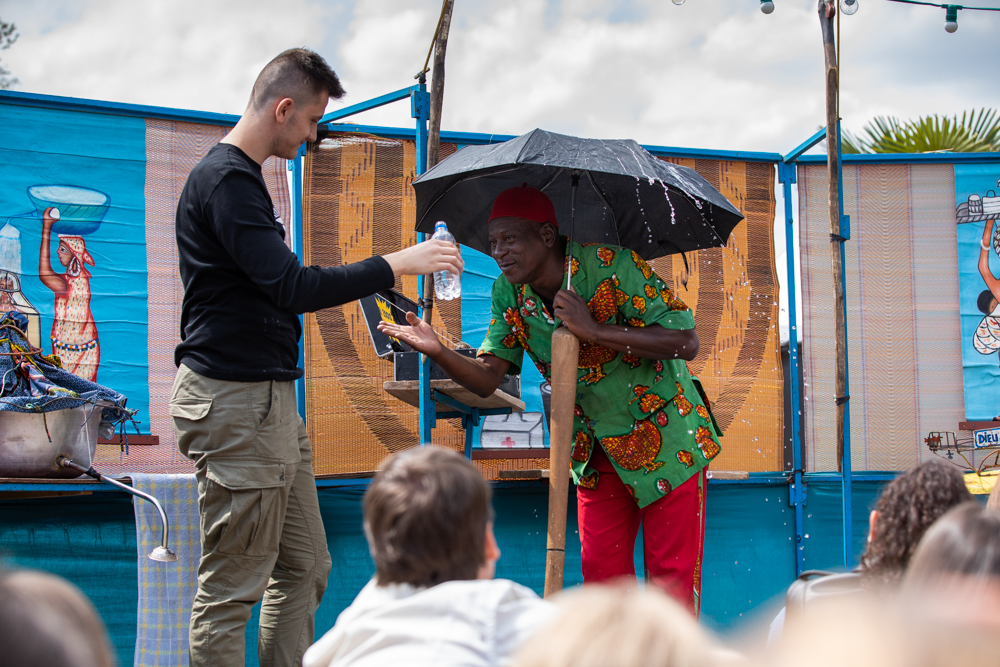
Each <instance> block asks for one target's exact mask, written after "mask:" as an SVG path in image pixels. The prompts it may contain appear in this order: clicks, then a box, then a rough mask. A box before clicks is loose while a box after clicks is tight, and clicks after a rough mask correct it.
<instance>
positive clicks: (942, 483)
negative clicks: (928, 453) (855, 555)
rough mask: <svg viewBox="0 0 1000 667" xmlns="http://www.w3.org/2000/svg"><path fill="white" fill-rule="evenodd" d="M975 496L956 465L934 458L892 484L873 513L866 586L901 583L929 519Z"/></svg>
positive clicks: (865, 567) (865, 563)
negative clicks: (968, 488) (966, 485)
mask: <svg viewBox="0 0 1000 667" xmlns="http://www.w3.org/2000/svg"><path fill="white" fill-rule="evenodd" d="M971 499H972V496H971V495H970V494H969V491H968V490H967V489H966V487H965V480H964V479H963V477H962V473H961V472H960V471H959V470H958V468H956V467H954V466H951V465H948V464H947V463H945V462H943V461H938V460H936V459H931V460H929V461H926V462H924V463H921V464H920V465H918V466H917V467H915V468H913V469H912V470H910V471H908V472H906V473H904V474H902V475H900V476H899V477H897V478H896V479H894V480H893V481H892V482H891V483H889V485H888V486H886V488H885V491H883V492H882V496H881V497H880V498H879V499H878V503H877V504H876V505H875V510H874V511H873V512H872V517H871V532H870V534H869V542H868V546H867V548H866V549H865V552H864V554H863V555H862V556H861V577H862V583H863V584H864V585H865V587H866V588H883V587H887V586H892V585H894V584H897V583H898V582H899V581H900V579H901V578H902V576H903V573H904V572H905V571H906V567H907V564H908V563H909V562H910V559H911V557H912V556H913V552H914V550H915V549H916V548H917V544H918V543H919V542H920V538H922V537H923V535H924V533H925V532H926V531H927V529H928V528H929V527H930V526H931V524H933V523H934V522H935V521H936V520H937V519H938V517H940V516H941V515H943V514H944V513H945V512H947V511H948V510H950V509H951V508H952V507H955V506H956V505H959V504H961V503H963V502H967V501H969V500H971Z"/></svg>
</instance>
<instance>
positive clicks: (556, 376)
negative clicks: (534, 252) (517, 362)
mask: <svg viewBox="0 0 1000 667" xmlns="http://www.w3.org/2000/svg"><path fill="white" fill-rule="evenodd" d="M579 358H580V341H579V339H577V337H576V336H574V335H573V334H572V333H571V332H570V330H569V329H567V328H566V327H564V326H561V327H559V328H558V329H556V330H555V331H554V332H553V333H552V381H551V386H552V410H551V413H552V417H551V419H550V421H549V447H550V449H549V531H548V538H547V540H546V552H545V597H547V598H548V597H551V596H553V595H555V594H556V593H558V592H560V591H561V590H562V588H563V569H564V566H565V562H566V503H567V501H568V498H569V469H570V453H571V452H572V448H573V418H574V415H573V408H574V407H575V406H576V376H577V366H578V364H579Z"/></svg>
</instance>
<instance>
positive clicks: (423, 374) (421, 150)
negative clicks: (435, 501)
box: [410, 74, 437, 447]
mask: <svg viewBox="0 0 1000 667" xmlns="http://www.w3.org/2000/svg"><path fill="white" fill-rule="evenodd" d="M410 116H411V117H413V118H415V119H416V121H417V126H416V129H415V130H414V136H415V138H416V152H417V156H416V157H417V165H416V172H417V176H419V175H420V174H422V173H424V172H425V171H427V121H429V120H430V117H431V96H430V94H429V93H428V92H427V84H426V83H425V82H424V76H423V75H422V74H421V75H420V83H419V84H418V85H417V86H416V89H415V90H411V93H410ZM426 238H427V235H426V234H423V233H418V234H417V241H418V242H422V241H424V240H425V239H426ZM426 280H427V276H420V278H418V279H417V291H418V292H419V293H420V299H419V303H420V314H421V317H423V311H424V307H423V298H424V289H425V287H424V283H425V282H426ZM418 378H419V390H420V393H419V397H420V446H421V447H423V446H424V445H429V444H430V443H431V434H432V433H433V431H434V427H435V426H436V425H437V406H435V404H434V399H433V398H432V397H431V360H430V359H429V358H428V357H427V356H426V355H423V354H421V355H420V372H419V375H418Z"/></svg>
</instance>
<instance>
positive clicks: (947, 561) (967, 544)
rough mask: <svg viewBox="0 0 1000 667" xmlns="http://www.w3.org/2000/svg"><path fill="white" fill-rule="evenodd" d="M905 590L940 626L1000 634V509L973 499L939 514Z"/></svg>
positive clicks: (909, 600)
mask: <svg viewBox="0 0 1000 667" xmlns="http://www.w3.org/2000/svg"><path fill="white" fill-rule="evenodd" d="M903 593H904V598H903V599H904V603H906V604H914V603H915V604H917V605H920V606H922V608H923V610H924V611H923V613H924V615H925V616H927V617H928V618H929V619H931V620H932V621H933V622H934V623H936V624H937V625H942V626H948V627H955V628H960V629H962V630H965V631H968V630H971V629H979V630H988V631H989V632H990V633H992V635H993V636H994V637H996V636H1000V635H998V633H1000V513H998V512H995V511H993V510H989V509H987V508H985V507H983V506H982V505H980V504H979V503H977V502H969V503H964V504H962V505H960V506H958V507H956V508H954V509H952V510H951V511H950V512H948V513H947V514H945V515H944V516H943V517H941V518H940V519H939V520H938V521H937V522H936V523H935V524H934V525H933V526H931V528H930V530H928V531H927V534H926V535H924V539H922V540H921V541H920V545H919V546H918V547H917V550H916V552H915V553H914V554H913V560H912V561H910V567H909V569H908V570H907V572H906V577H905V578H904V580H903Z"/></svg>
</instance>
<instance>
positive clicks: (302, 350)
mask: <svg viewBox="0 0 1000 667" xmlns="http://www.w3.org/2000/svg"><path fill="white" fill-rule="evenodd" d="M305 157H306V147H305V146H304V145H303V146H302V147H301V148H300V149H299V154H298V155H297V156H295V159H294V160H289V161H288V168H289V169H291V171H292V190H293V192H292V252H294V253H295V255H296V256H297V257H298V258H299V260H300V261H301V260H302V249H303V248H304V247H305V245H304V241H303V236H302V235H303V230H302V224H303V222H302V221H303V216H302V170H303V168H304V167H305V164H304V162H305ZM299 327H300V329H301V330H302V334H301V335H300V336H299V368H301V369H302V377H300V378H299V379H298V380H296V381H295V405H296V407H298V409H299V416H301V417H302V421H303V422H305V420H306V374H305V369H306V346H305V340H306V327H305V318H304V317H303V316H302V315H299Z"/></svg>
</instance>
